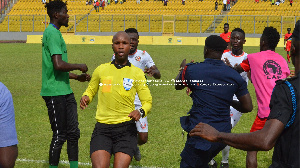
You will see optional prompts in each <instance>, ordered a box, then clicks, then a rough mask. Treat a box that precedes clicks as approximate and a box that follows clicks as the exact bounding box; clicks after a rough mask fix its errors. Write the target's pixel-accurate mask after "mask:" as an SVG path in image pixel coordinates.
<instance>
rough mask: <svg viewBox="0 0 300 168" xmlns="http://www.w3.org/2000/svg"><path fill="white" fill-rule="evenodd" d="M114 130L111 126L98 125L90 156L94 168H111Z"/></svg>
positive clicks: (93, 135)
mask: <svg viewBox="0 0 300 168" xmlns="http://www.w3.org/2000/svg"><path fill="white" fill-rule="evenodd" d="M111 130H112V128H111V127H110V125H109V124H101V123H98V122H97V123H96V124H95V128H94V131H93V134H92V138H91V141H90V156H91V160H92V167H93V168H109V165H110V158H111V152H112V151H111V149H112V146H113V145H112V144H113V142H112V138H111V136H110V132H111Z"/></svg>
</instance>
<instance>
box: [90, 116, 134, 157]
mask: <svg viewBox="0 0 300 168" xmlns="http://www.w3.org/2000/svg"><path fill="white" fill-rule="evenodd" d="M136 148H137V130H136V124H135V122H134V121H132V120H131V121H127V122H124V123H120V124H103V123H99V122H97V123H96V125H95V129H94V131H93V134H92V139H91V142H90V156H91V155H92V153H93V152H95V151H97V150H105V151H107V152H109V153H110V154H115V153H117V152H122V153H125V154H128V155H129V156H130V157H131V158H132V157H133V155H134V151H135V150H136Z"/></svg>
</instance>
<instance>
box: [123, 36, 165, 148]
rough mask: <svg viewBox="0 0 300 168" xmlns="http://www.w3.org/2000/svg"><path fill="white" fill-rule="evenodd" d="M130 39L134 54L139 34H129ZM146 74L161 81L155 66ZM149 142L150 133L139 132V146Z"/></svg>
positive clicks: (146, 70)
mask: <svg viewBox="0 0 300 168" xmlns="http://www.w3.org/2000/svg"><path fill="white" fill-rule="evenodd" d="M127 34H128V35H129V37H130V53H129V54H134V53H135V52H136V50H137V47H138V45H139V35H138V34H137V33H127ZM144 73H146V74H148V76H150V77H151V76H153V77H154V78H155V79H160V78H161V75H160V71H159V70H158V68H157V67H156V66H155V65H153V66H151V67H150V68H145V70H144ZM147 141H148V132H138V144H139V145H143V144H145V143H146V142H147Z"/></svg>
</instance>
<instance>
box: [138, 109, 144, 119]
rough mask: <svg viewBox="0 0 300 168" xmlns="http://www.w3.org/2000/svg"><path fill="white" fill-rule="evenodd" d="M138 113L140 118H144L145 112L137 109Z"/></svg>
mask: <svg viewBox="0 0 300 168" xmlns="http://www.w3.org/2000/svg"><path fill="white" fill-rule="evenodd" d="M139 112H140V114H141V118H144V117H145V111H144V109H142V108H139Z"/></svg>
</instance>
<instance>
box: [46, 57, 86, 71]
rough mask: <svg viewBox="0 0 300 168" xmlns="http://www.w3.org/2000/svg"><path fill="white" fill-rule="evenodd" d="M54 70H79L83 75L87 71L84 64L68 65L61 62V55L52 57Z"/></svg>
mask: <svg viewBox="0 0 300 168" xmlns="http://www.w3.org/2000/svg"><path fill="white" fill-rule="evenodd" d="M52 61H53V66H54V69H56V70H58V71H63V72H70V71H73V70H80V71H81V72H83V73H85V72H87V71H88V67H87V66H86V64H70V63H67V62H65V61H63V60H62V57H61V55H60V54H59V55H58V54H55V55H53V56H52Z"/></svg>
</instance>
